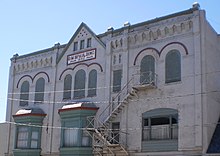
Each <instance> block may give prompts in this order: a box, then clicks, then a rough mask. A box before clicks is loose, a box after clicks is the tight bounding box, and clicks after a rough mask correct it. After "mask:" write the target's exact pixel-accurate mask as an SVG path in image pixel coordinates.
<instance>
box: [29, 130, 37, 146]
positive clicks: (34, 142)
mask: <svg viewBox="0 0 220 156" xmlns="http://www.w3.org/2000/svg"><path fill="white" fill-rule="evenodd" d="M38 135H39V132H38V131H32V134H31V148H37V147H38V138H39V137H38Z"/></svg>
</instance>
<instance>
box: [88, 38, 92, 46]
mask: <svg viewBox="0 0 220 156" xmlns="http://www.w3.org/2000/svg"><path fill="white" fill-rule="evenodd" d="M91 46H92V39H91V38H88V39H87V48H90V47H91Z"/></svg>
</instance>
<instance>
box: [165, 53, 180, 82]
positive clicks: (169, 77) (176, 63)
mask: <svg viewBox="0 0 220 156" xmlns="http://www.w3.org/2000/svg"><path fill="white" fill-rule="evenodd" d="M177 81H181V55H180V52H179V51H178V50H171V51H169V52H168V53H167V55H166V59H165V82H166V83H171V82H177Z"/></svg>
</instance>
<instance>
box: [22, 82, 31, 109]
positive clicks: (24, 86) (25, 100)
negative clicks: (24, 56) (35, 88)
mask: <svg viewBox="0 0 220 156" xmlns="http://www.w3.org/2000/svg"><path fill="white" fill-rule="evenodd" d="M29 87H30V84H29V82H28V81H24V82H23V83H22V85H21V90H20V106H27V105H28V100H29Z"/></svg>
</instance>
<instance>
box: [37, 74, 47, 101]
mask: <svg viewBox="0 0 220 156" xmlns="http://www.w3.org/2000/svg"><path fill="white" fill-rule="evenodd" d="M44 88H45V80H44V78H39V79H38V80H37V82H36V88H35V92H36V93H35V103H41V102H43V101H44Z"/></svg>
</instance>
